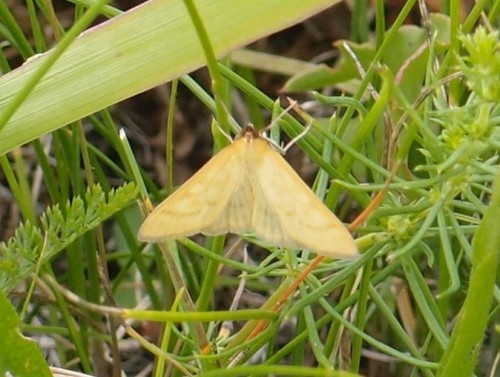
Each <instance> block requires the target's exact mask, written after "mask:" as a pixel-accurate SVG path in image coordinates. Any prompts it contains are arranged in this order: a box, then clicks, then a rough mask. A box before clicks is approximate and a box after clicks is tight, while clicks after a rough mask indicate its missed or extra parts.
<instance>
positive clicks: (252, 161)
mask: <svg viewBox="0 0 500 377" xmlns="http://www.w3.org/2000/svg"><path fill="white" fill-rule="evenodd" d="M228 232H230V233H235V234H240V235H243V234H248V233H253V234H254V235H255V236H257V237H258V238H260V239H262V240H263V241H266V242H268V243H270V244H272V245H275V246H278V247H288V248H292V249H308V250H310V251H312V252H315V253H316V254H319V255H323V256H326V257H333V258H354V257H355V256H356V255H357V254H358V252H357V248H356V244H355V242H354V240H353V238H352V236H351V234H350V233H349V231H348V230H347V229H346V228H345V227H344V225H343V224H342V222H341V221H340V220H339V219H338V218H337V217H336V216H335V215H334V214H333V213H332V212H331V211H330V210H329V209H328V208H327V207H326V206H325V205H324V204H323V203H322V202H321V201H320V200H319V198H318V197H317V196H316V195H315V194H314V193H313V192H312V191H311V189H310V188H309V187H308V186H307V185H306V184H305V183H304V181H303V180H302V179H301V178H300V177H299V175H298V174H297V173H296V172H295V170H293V168H292V167H291V166H290V165H289V164H288V163H287V162H286V161H285V159H284V158H283V157H282V156H281V154H280V153H279V152H278V151H277V150H275V149H273V147H272V146H271V145H270V144H269V142H268V141H266V140H265V139H264V138H262V137H261V136H260V133H259V132H258V131H257V130H256V129H254V128H253V126H247V127H245V128H244V129H243V130H242V132H241V134H240V135H239V136H238V137H237V138H236V139H235V140H234V142H233V143H232V144H230V145H229V146H227V147H226V148H224V149H222V150H221V151H220V152H219V153H218V154H216V155H215V156H214V157H212V159H210V160H209V161H208V162H207V163H206V164H205V165H204V166H203V167H202V168H201V169H200V170H199V171H198V172H197V173H196V174H195V175H193V176H192V177H191V178H190V179H189V180H188V181H187V182H186V183H184V184H183V185H182V186H181V187H180V188H179V189H177V191H175V192H174V193H173V194H172V195H170V196H169V197H168V198H167V199H165V200H164V201H163V202H162V203H161V204H159V205H158V206H157V207H156V208H155V209H154V210H153V212H151V214H150V215H149V216H148V217H147V218H146V220H145V221H144V223H143V224H142V226H141V227H140V229H139V239H140V240H142V241H149V242H161V241H165V240H169V239H178V238H183V237H187V236H190V235H193V234H196V233H202V234H205V235H217V234H223V233H228Z"/></svg>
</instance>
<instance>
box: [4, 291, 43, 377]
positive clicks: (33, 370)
mask: <svg viewBox="0 0 500 377" xmlns="http://www.w3.org/2000/svg"><path fill="white" fill-rule="evenodd" d="M0 313H2V320H1V321H0V376H7V375H9V376H13V377H32V376H37V377H45V376H47V377H51V376H52V373H51V372H50V370H49V367H48V366H47V363H46V362H45V359H44V357H43V355H42V353H41V352H40V349H39V348H38V346H37V345H36V344H35V343H34V342H33V341H31V340H30V339H28V338H26V337H24V336H23V335H22V334H21V332H20V331H19V324H20V322H21V321H20V319H19V317H18V316H17V314H16V312H15V310H14V308H13V307H12V305H11V304H10V302H9V300H7V297H6V296H5V295H4V294H3V292H2V291H0Z"/></svg>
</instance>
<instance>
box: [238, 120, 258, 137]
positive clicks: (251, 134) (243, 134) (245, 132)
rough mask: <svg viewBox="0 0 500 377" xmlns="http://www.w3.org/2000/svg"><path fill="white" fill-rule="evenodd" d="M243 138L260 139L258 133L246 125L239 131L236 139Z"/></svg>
mask: <svg viewBox="0 0 500 377" xmlns="http://www.w3.org/2000/svg"><path fill="white" fill-rule="evenodd" d="M240 138H245V139H247V140H248V139H258V138H260V132H259V130H257V129H256V128H255V127H254V126H253V125H252V124H248V125H246V126H245V127H243V129H242V130H241V132H240V134H239V135H238V137H237V139H240Z"/></svg>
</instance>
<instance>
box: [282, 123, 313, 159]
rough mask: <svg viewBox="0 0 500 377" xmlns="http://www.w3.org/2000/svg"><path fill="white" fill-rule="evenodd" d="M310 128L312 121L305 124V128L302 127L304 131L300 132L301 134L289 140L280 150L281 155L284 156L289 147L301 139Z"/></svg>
mask: <svg viewBox="0 0 500 377" xmlns="http://www.w3.org/2000/svg"><path fill="white" fill-rule="evenodd" d="M311 127H312V121H310V122H308V123H307V124H306V126H305V127H304V129H303V130H302V132H301V133H300V134H298V135H297V136H295V137H294V138H293V139H292V140H290V142H289V143H288V144H287V145H285V146H284V147H283V148H281V150H282V151H283V154H285V153H286V152H287V151H288V150H289V149H290V147H292V146H293V145H294V144H295V143H296V142H297V141H299V140H300V139H302V138H303V137H304V136H305V135H306V134H307V133H308V132H309V130H310V129H311Z"/></svg>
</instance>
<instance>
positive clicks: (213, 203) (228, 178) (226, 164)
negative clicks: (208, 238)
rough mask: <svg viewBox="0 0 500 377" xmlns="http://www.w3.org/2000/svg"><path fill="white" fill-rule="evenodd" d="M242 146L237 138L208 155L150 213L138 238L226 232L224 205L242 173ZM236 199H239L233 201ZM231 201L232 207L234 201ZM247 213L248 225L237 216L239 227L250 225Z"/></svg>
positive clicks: (226, 223)
mask: <svg viewBox="0 0 500 377" xmlns="http://www.w3.org/2000/svg"><path fill="white" fill-rule="evenodd" d="M244 148H245V145H244V144H243V143H241V142H240V140H237V141H235V142H234V143H233V144H231V145H229V146H228V147H226V148H224V149H223V150H222V151H220V152H219V153H218V154H216V155H215V156H214V157H212V159H210V160H209V161H208V162H207V163H206V164H205V165H204V166H203V167H202V168H201V169H200V170H199V171H198V172H197V173H196V174H194V175H193V176H192V177H191V178H190V179H189V180H188V181H186V182H185V183H184V184H183V185H182V186H181V187H180V188H179V189H177V191H175V192H174V193H173V194H172V195H170V196H169V197H168V198H167V199H165V200H164V201H163V202H162V203H160V204H159V205H158V206H157V207H156V208H155V209H154V210H153V212H151V214H150V215H149V216H148V217H147V218H146V220H145V221H144V223H143V224H142V226H141V227H140V229H139V235H138V237H139V239H140V240H142V241H151V242H158V241H164V240H167V239H176V238H182V237H186V236H190V235H193V234H196V233H204V234H221V233H227V232H228V231H229V230H230V218H229V217H228V216H229V212H228V208H229V206H228V205H229V203H230V202H231V198H232V197H233V195H234V194H235V193H237V192H238V189H239V187H240V186H241V183H242V182H241V181H242V180H243V177H244V176H245V174H244V166H243V164H244V152H245V151H244ZM239 197H241V194H239ZM239 201H241V199H239V200H237V201H236V202H239ZM232 202H233V206H235V205H236V204H234V202H235V201H234V200H233V201H232ZM249 205H250V206H251V204H249ZM250 214H251V213H249V214H248V215H247V220H246V222H247V223H248V224H244V223H245V217H244V216H240V217H239V220H238V221H239V223H240V224H239V226H240V227H245V226H246V225H248V226H247V227H249V226H250V225H249V224H250Z"/></svg>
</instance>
